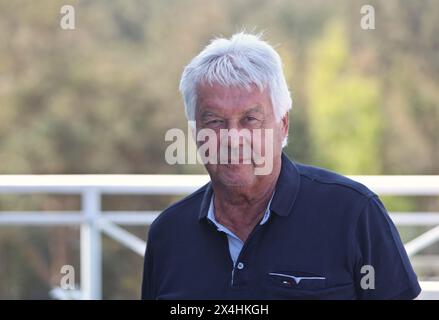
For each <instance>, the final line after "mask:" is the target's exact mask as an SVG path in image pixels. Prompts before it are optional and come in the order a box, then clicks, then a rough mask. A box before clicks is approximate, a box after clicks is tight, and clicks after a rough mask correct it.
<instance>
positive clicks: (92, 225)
mask: <svg viewBox="0 0 439 320" xmlns="http://www.w3.org/2000/svg"><path fill="white" fill-rule="evenodd" d="M81 201H82V212H83V215H84V218H85V222H84V223H83V224H81V245H80V248H81V249H80V250H81V253H80V255H81V293H82V299H92V300H99V299H102V243H101V241H102V240H101V233H100V229H99V226H98V223H99V218H100V215H101V194H100V192H99V190H97V189H96V188H85V189H84V191H83V192H82V198H81Z"/></svg>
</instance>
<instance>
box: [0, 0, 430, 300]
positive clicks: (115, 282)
mask: <svg viewBox="0 0 439 320" xmlns="http://www.w3.org/2000/svg"><path fill="white" fill-rule="evenodd" d="M65 4H70V5H73V6H74V7H75V11H76V30H74V31H65V30H62V29H61V28H60V26H59V21H60V17H61V15H60V8H61V7H62V6H63V5H65ZM365 4H370V5H373V6H374V8H375V13H376V18H375V20H376V29H375V30H362V29H361V28H360V19H361V14H360V8H361V6H362V5H365ZM438 21H439V3H438V2H437V1H434V0H424V1H409V0H387V1H372V0H371V1H351V0H331V1H327V0H308V1H287V0H271V1H262V0H235V1H232V0H222V1H219V0H210V1H202V0H164V1H152V0H125V1H122V0H115V1H104V0H93V1H85V0H84V1H80V0H78V1H68V2H67V1H58V0H40V1H31V0H14V1H7V0H0V174H31V173H32V174H49V173H50V174H80V173H106V174H110V173H126V174H136V173H163V174H167V173H182V174H183V173H204V169H203V168H202V167H200V166H194V165H193V166H191V165H189V166H169V165H167V164H166V163H165V161H164V150H165V148H166V147H167V145H168V143H166V142H165V140H164V134H165V132H166V131H167V130H168V129H169V128H174V127H177V128H181V129H183V130H184V131H186V126H187V125H186V119H185V118H184V113H183V105H182V100H181V97H180V96H179V93H178V82H179V77H180V75H181V72H182V70H183V67H184V66H185V65H186V64H187V63H188V62H189V61H190V59H191V58H192V57H193V56H194V55H196V54H197V53H198V52H199V51H200V50H201V49H202V48H203V47H204V46H205V45H206V44H207V43H208V41H209V40H210V39H211V38H212V37H214V36H227V37H228V36H230V35H231V34H233V33H234V32H236V31H239V30H241V29H242V28H243V27H245V28H246V29H247V30H250V31H251V30H254V31H265V37H266V39H267V40H268V41H269V42H270V43H271V44H273V45H276V49H277V50H278V52H279V53H280V55H281V57H282V59H283V62H284V68H285V73H286V76H287V80H288V83H289V86H290V88H291V91H292V93H293V101H294V107H293V111H292V112H291V113H290V121H291V125H290V127H291V129H290V138H289V145H288V147H287V148H286V152H287V153H288V154H289V155H290V156H291V157H293V158H294V159H296V160H297V161H300V162H305V163H308V164H313V165H318V166H323V167H326V168H329V169H331V170H335V171H338V172H340V173H342V174H438V173H439V130H438V124H439V59H438V58H439V56H438V52H439V37H438V36H437V35H438V34H439V24H438V23H437V22H438ZM0 178H1V176H0ZM175 199H176V198H171V197H122V196H120V197H106V198H105V199H104V209H111V210H122V209H124V210H137V209H139V210H141V209H152V210H160V209H163V208H164V207H166V206H167V205H169V204H170V203H171V202H172V201H174V200H175ZM384 201H385V204H386V206H387V208H388V209H389V211H390V210H417V211H422V210H424V211H427V210H430V211H433V210H436V211H437V210H438V205H439V201H438V198H437V197H416V198H415V197H412V198H403V197H398V198H394V197H393V198H390V197H385V198H384ZM79 205H80V203H79V199H78V198H76V197H68V196H63V197H54V196H51V195H40V196H36V195H34V196H0V209H1V210H37V209H40V210H56V209H72V210H75V209H79ZM128 229H129V230H130V231H132V232H134V233H136V234H138V235H139V236H140V237H142V238H145V237H146V232H147V228H128ZM400 231H401V234H402V237H403V239H404V240H408V239H410V238H413V237H414V236H416V234H418V233H419V232H421V231H424V228H400ZM78 249H79V231H78V229H75V228H47V229H45V228H33V227H22V228H21V227H20V228H19V227H2V228H1V229H0V298H3V299H4V298H12V299H23V298H28V299H29V298H30V299H32V298H39V299H45V298H49V295H48V291H49V290H50V287H51V286H53V285H57V284H59V270H60V268H61V266H62V265H64V264H71V265H74V266H75V267H76V269H77V270H79V251H78ZM423 253H424V255H425V256H424V258H423V259H424V260H421V258H419V261H418V260H416V259H417V258H416V259H414V261H413V262H414V265H415V268H416V270H417V272H418V274H419V275H420V276H421V277H422V278H424V279H438V278H439V259H438V258H437V257H438V256H437V254H438V247H437V246H432V247H431V248H428V249H426V250H424V252H423ZM103 261H104V275H103V276H104V298H106V299H126V298H138V296H139V289H140V280H141V272H142V259H141V258H140V257H138V256H136V255H135V254H134V253H131V252H129V251H128V250H126V249H124V248H122V247H121V246H120V245H118V244H117V243H114V242H113V241H111V240H109V239H106V238H104V258H103ZM425 261H427V262H428V263H425ZM78 273H79V272H78Z"/></svg>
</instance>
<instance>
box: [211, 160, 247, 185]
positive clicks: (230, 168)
mask: <svg viewBox="0 0 439 320" xmlns="http://www.w3.org/2000/svg"><path fill="white" fill-rule="evenodd" d="M217 179H218V180H219V181H221V183H222V184H224V185H226V186H230V187H244V186H248V185H252V184H253V183H254V182H255V175H254V167H253V166H252V165H227V166H226V167H225V168H221V169H220V170H219V172H217Z"/></svg>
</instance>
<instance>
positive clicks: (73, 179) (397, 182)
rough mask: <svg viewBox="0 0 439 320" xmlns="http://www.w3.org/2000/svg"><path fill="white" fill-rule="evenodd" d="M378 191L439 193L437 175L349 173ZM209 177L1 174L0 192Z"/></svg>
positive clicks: (134, 187) (142, 190) (115, 188)
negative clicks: (368, 174) (364, 174)
mask: <svg viewBox="0 0 439 320" xmlns="http://www.w3.org/2000/svg"><path fill="white" fill-rule="evenodd" d="M349 177H350V178H352V179H353V180H356V181H358V182H360V183H363V184H365V185H366V186H368V187H369V188H370V189H371V190H373V191H374V192H376V193H377V194H379V195H407V196H419V195H439V176H438V175H429V176H426V175H406V176H404V175H395V176H389V175H381V176H380V175H377V176H360V175H357V176H349ZM208 181H209V176H208V175H137V174H136V175H112V174H109V175H101V174H97V175H94V174H91V175H1V179H0V193H45V192H46V193H74V194H77V193H82V192H83V191H84V189H87V188H90V187H93V188H98V189H99V190H100V192H101V193H106V194H151V195H157V194H170V195H171V194H187V193H190V192H192V191H194V190H196V189H197V188H199V187H201V186H202V185H204V184H205V183H207V182H208Z"/></svg>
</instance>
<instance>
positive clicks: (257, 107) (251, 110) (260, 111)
mask: <svg viewBox="0 0 439 320" xmlns="http://www.w3.org/2000/svg"><path fill="white" fill-rule="evenodd" d="M262 110H263V109H262V107H261V106H260V105H257V106H255V107H253V108H251V109H248V110H246V111H245V112H243V113H244V114H249V113H252V112H259V113H263V112H262Z"/></svg>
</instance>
